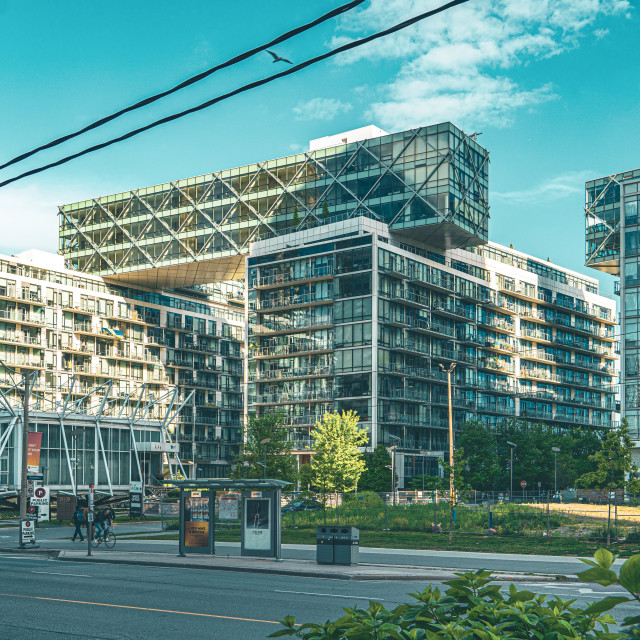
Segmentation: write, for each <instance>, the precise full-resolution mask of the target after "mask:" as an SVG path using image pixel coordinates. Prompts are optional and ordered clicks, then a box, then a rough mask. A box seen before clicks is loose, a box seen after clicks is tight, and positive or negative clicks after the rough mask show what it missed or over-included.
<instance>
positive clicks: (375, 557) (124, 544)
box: [0, 522, 619, 575]
mask: <svg viewBox="0 0 640 640" xmlns="http://www.w3.org/2000/svg"><path fill="white" fill-rule="evenodd" d="M159 528H160V523H159V522H149V523H126V522H123V523H117V525H116V528H115V531H116V533H117V534H125V533H128V532H130V533H133V532H141V531H142V532H150V533H152V532H154V531H155V532H158V531H159ZM72 533H73V529H72V528H71V527H59V526H52V525H49V526H43V527H41V528H39V529H38V530H37V537H38V544H39V545H40V546H41V547H42V548H43V549H80V548H82V546H81V544H80V543H79V542H75V543H72V542H71V540H70V538H71V534H72ZM17 536H18V533H17V528H13V527H11V528H0V547H5V548H7V547H12V546H13V547H15V544H16V541H17ZM177 549H178V542H177V541H171V540H165V541H161V540H153V539H152V538H149V539H147V540H126V539H125V538H120V539H119V540H118V550H119V551H153V552H157V553H170V554H173V553H177ZM216 552H217V553H219V554H225V555H226V554H229V555H239V554H240V545H239V544H238V543H225V542H218V543H216ZM315 553H316V552H315V547H314V546H312V545H302V544H286V545H283V547H282V556H283V557H284V558H292V559H298V560H314V559H315ZM360 561H361V562H365V563H373V564H394V565H411V566H420V567H434V568H439V569H465V570H467V569H472V570H476V569H491V570H493V571H508V572H518V573H550V574H553V575H572V574H575V573H577V572H578V571H583V570H584V569H585V566H584V565H583V564H582V563H581V562H580V561H579V560H578V558H575V557H569V556H534V555H526V554H500V553H472V552H459V551H426V550H410V549H374V548H370V547H369V548H367V547H363V548H361V549H360ZM618 564H619V562H618Z"/></svg>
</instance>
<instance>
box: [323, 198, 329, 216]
mask: <svg viewBox="0 0 640 640" xmlns="http://www.w3.org/2000/svg"><path fill="white" fill-rule="evenodd" d="M328 217H329V205H328V204H327V201H326V200H325V201H324V202H323V203H322V219H323V220H326V219H327V218H328Z"/></svg>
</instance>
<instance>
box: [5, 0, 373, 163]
mask: <svg viewBox="0 0 640 640" xmlns="http://www.w3.org/2000/svg"><path fill="white" fill-rule="evenodd" d="M365 1H366V0H351V2H347V3H346V4H343V5H341V6H339V7H337V8H336V9H333V10H332V11H329V12H327V13H325V14H324V15H322V16H320V17H319V18H316V19H315V20H312V21H311V22H308V23H306V24H304V25H301V26H300V27H296V28H295V29H291V30H290V31H287V32H286V33H283V34H282V35H280V36H278V37H277V38H275V39H273V40H270V41H269V42H267V43H266V44H262V45H260V46H259V47H254V48H253V49H250V50H249V51H245V52H244V53H241V54H239V55H237V56H234V57H233V58H230V59H229V60H227V61H226V62H222V63H220V64H218V65H216V66H215V67H211V68H210V69H207V70H206V71H202V72H201V73H198V74H196V75H195V76H192V77H191V78H187V79H186V80H184V81H183V82H180V83H179V84H177V85H175V86H174V87H172V88H171V89H167V90H166V91H161V92H160V93H156V94H154V95H152V96H149V97H148V98H144V99H143V100H140V101H138V102H136V103H135V104H132V105H130V106H128V107H124V108H123V109H120V110H119V111H116V112H114V113H112V114H111V115H108V116H104V117H103V118H100V119H99V120H96V121H95V122H92V123H90V124H88V125H86V126H84V127H82V129H78V130H77V131H74V132H72V133H68V134H66V135H64V136H61V137H60V138H56V139H55V140H51V141H50V142H47V143H46V144H43V145H40V146H39V147H36V148H35V149H31V150H30V151H26V152H25V153H21V154H20V155H18V156H16V157H15V158H12V159H11V160H8V161H7V162H5V163H4V164H1V165H0V170H2V169H6V168H7V167H10V166H11V165H14V164H17V163H18V162H21V161H22V160H26V159H27V158H30V157H31V156H33V155H35V154H36V153H39V152H40V151H44V150H46V149H51V148H52V147H56V146H58V145H60V144H62V143H63V142H67V141H68V140H72V139H73V138H77V137H78V136H80V135H82V134H83V133H87V132H88V131H91V130H93V129H97V128H98V127H101V126H103V125H105V124H107V123H108V122H112V121H113V120H115V119H116V118H119V117H120V116H123V115H124V114H126V113H130V112H131V111H135V110H137V109H141V108H142V107H146V106H147V105H150V104H153V103H154V102H157V101H158V100H161V99H162V98H165V97H167V96H169V95H171V94H173V93H176V92H177V91H180V90H181V89H185V88H186V87H189V86H191V85H193V84H196V83H197V82H200V81H201V80H204V79H205V78H208V77H209V76H211V75H213V74H214V73H216V72H217V71H220V70H222V69H226V68H228V67H231V66H233V65H235V64H238V63H239V62H242V61H244V60H247V59H248V58H251V57H252V56H254V55H256V54H258V53H260V52H262V51H266V49H268V48H269V47H274V46H276V45H278V44H281V43H282V42H286V41H287V40H290V39H291V38H293V37H294V36H297V35H300V34H301V33H304V32H305V31H309V29H313V28H314V27H317V26H318V25H319V24H322V23H323V22H326V21H327V20H331V19H332V18H335V17H337V16H340V15H342V14H343V13H346V12H347V11H351V9H354V8H355V7H357V6H358V5H361V4H362V3H363V2H365Z"/></svg>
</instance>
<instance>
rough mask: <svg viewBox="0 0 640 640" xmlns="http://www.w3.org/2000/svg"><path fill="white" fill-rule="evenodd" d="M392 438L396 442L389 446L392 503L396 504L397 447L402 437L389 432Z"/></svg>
mask: <svg viewBox="0 0 640 640" xmlns="http://www.w3.org/2000/svg"><path fill="white" fill-rule="evenodd" d="M389 439H390V440H395V442H396V444H394V445H392V446H391V447H389V451H391V503H392V504H393V505H394V506H395V504H396V464H395V463H396V449H397V448H398V443H399V442H400V438H399V437H398V436H393V435H391V434H389Z"/></svg>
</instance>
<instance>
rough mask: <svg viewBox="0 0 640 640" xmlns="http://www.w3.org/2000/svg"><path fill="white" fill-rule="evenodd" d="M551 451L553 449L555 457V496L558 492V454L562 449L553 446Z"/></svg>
mask: <svg viewBox="0 0 640 640" xmlns="http://www.w3.org/2000/svg"><path fill="white" fill-rule="evenodd" d="M551 451H553V456H554V458H555V460H554V463H553V469H554V470H553V495H554V496H555V495H556V493H558V454H559V453H560V449H559V448H558V447H551Z"/></svg>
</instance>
